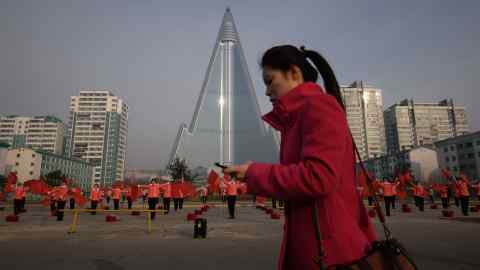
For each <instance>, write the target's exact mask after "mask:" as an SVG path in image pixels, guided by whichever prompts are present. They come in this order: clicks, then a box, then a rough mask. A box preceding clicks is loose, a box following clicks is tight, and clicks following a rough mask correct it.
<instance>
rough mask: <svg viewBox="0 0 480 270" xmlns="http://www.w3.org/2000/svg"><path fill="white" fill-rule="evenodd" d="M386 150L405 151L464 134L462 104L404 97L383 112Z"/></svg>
mask: <svg viewBox="0 0 480 270" xmlns="http://www.w3.org/2000/svg"><path fill="white" fill-rule="evenodd" d="M384 118H385V129H386V136H387V149H388V152H390V153H394V152H397V151H402V150H408V149H411V148H414V147H417V146H421V145H430V146H433V145H434V143H435V142H437V141H440V140H445V139H448V138H451V137H456V136H460V135H464V134H466V133H468V130H469V128H468V123H467V116H466V113H465V107H463V106H456V105H455V104H454V103H453V100H451V99H450V100H442V101H440V102H439V103H419V102H414V101H413V99H412V100H408V99H405V100H403V101H401V102H400V103H398V104H394V105H392V106H390V107H389V108H388V109H387V110H385V112H384Z"/></svg>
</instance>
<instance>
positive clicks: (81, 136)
mask: <svg viewBox="0 0 480 270" xmlns="http://www.w3.org/2000/svg"><path fill="white" fill-rule="evenodd" d="M127 129H128V106H127V104H126V103H125V102H124V101H123V100H122V99H120V98H118V97H117V96H114V95H113V94H112V93H111V92H110V91H106V90H105V91H97V90H84V91H80V95H79V96H72V97H71V101H70V116H69V125H68V132H67V144H66V151H65V153H66V154H67V155H68V156H72V157H75V158H81V159H83V160H86V161H87V162H89V163H91V164H94V165H95V174H94V181H98V182H100V183H101V184H102V185H110V184H111V183H112V182H114V181H116V180H123V179H124V171H125V160H126V149H127Z"/></svg>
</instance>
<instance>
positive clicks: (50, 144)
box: [0, 116, 65, 154]
mask: <svg viewBox="0 0 480 270" xmlns="http://www.w3.org/2000/svg"><path fill="white" fill-rule="evenodd" d="M64 135H65V125H64V123H63V122H62V120H60V119H59V118H57V117H55V116H33V117H26V116H1V117H0V141H3V142H5V143H8V144H9V145H10V146H11V147H12V148H20V147H29V148H33V149H42V150H45V151H49V152H52V153H55V154H62V153H63V145H64Z"/></svg>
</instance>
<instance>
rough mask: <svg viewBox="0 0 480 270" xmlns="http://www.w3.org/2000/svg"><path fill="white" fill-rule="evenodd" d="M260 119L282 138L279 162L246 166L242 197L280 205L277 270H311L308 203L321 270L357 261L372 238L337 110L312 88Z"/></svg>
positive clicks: (312, 251) (278, 104)
mask: <svg viewBox="0 0 480 270" xmlns="http://www.w3.org/2000/svg"><path fill="white" fill-rule="evenodd" d="M263 119H264V120H265V121H266V122H268V123H269V124H270V125H272V126H273V127H274V128H275V129H277V130H279V131H280V132H281V134H282V141H281V148H280V163H281V164H267V163H255V162H254V163H253V164H251V165H250V167H249V169H248V171H247V173H246V177H245V180H246V182H247V186H248V189H249V191H250V192H252V193H254V194H257V195H259V196H266V197H273V198H278V199H282V200H287V204H286V213H285V226H284V237H283V242H282V247H281V252H280V256H279V266H278V267H279V269H316V268H315V266H314V263H313V259H312V258H313V256H315V255H317V254H318V252H317V243H316V241H315V231H314V226H313V221H312V209H313V202H314V201H316V202H317V205H318V216H319V224H320V228H321V232H322V239H323V241H322V242H323V246H324V249H325V263H326V264H327V265H334V264H342V263H348V262H351V261H354V260H357V259H359V258H360V257H362V256H363V255H365V254H366V252H367V251H368V250H369V249H370V248H371V245H370V243H371V242H372V241H373V240H375V239H376V236H375V232H374V229H373V226H372V224H371V223H370V220H369V218H368V216H367V212H366V209H365V207H364V205H363V203H361V198H360V197H359V194H358V193H357V191H356V188H355V187H356V185H355V182H356V181H355V180H354V177H356V174H355V171H354V169H355V168H354V167H355V158H354V152H353V145H352V139H351V136H350V134H349V131H348V126H347V120H346V116H345V113H344V111H343V110H342V108H341V107H340V106H339V104H338V103H337V102H336V100H335V99H334V98H333V97H332V96H330V95H327V94H325V93H323V91H322V89H321V88H320V87H319V86H318V85H317V84H314V83H304V84H302V85H300V86H298V87H296V88H295V89H292V90H291V91H290V92H288V93H287V94H286V95H284V96H283V97H281V98H280V100H278V101H277V102H276V104H275V105H274V109H273V111H272V112H270V113H268V114H267V115H265V116H264V117H263Z"/></svg>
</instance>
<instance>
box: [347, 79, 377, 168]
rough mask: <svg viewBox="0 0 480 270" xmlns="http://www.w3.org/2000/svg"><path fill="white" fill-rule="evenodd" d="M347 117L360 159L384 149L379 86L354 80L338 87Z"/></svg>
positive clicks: (375, 155) (372, 156) (374, 154)
mask: <svg viewBox="0 0 480 270" xmlns="http://www.w3.org/2000/svg"><path fill="white" fill-rule="evenodd" d="M341 92H342V97H343V102H344V103H345V109H346V111H347V120H348V125H349V127H350V131H351V132H352V136H353V138H354V140H355V144H356V145H357V148H358V151H359V152H360V155H361V157H362V159H369V158H374V157H379V156H382V155H384V154H385V153H386V143H385V125H384V122H383V99H382V90H380V89H378V88H374V87H372V86H369V85H366V84H364V82H363V81H356V82H354V83H352V84H351V85H349V86H342V87H341Z"/></svg>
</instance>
